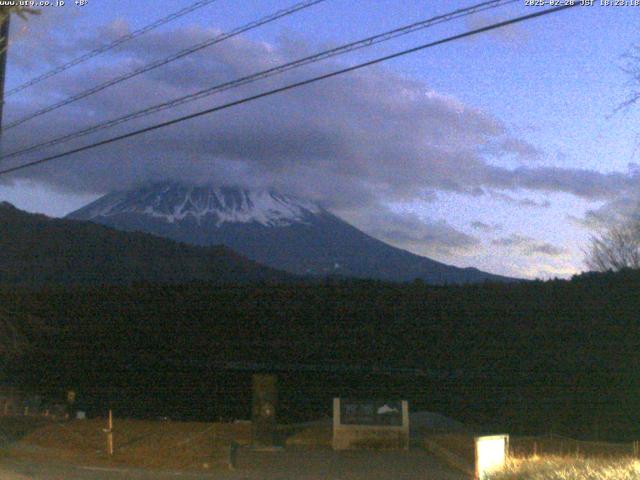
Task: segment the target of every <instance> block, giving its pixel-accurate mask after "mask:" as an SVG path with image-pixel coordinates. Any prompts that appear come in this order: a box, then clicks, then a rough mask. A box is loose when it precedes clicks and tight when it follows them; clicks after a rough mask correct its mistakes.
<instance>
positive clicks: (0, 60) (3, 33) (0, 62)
mask: <svg viewBox="0 0 640 480" xmlns="http://www.w3.org/2000/svg"><path fill="white" fill-rule="evenodd" d="M0 15H6V16H5V17H4V18H3V19H2V20H1V21H2V26H0V136H1V135H2V113H3V111H4V77H5V73H6V70H7V50H8V49H9V23H10V22H11V13H10V12H9V10H8V9H7V11H6V12H0Z"/></svg>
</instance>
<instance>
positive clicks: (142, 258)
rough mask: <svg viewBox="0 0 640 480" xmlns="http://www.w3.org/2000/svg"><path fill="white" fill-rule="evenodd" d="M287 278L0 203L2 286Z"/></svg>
mask: <svg viewBox="0 0 640 480" xmlns="http://www.w3.org/2000/svg"><path fill="white" fill-rule="evenodd" d="M291 279H293V276H291V275H288V274H286V273H284V272H279V271H276V270H274V269H270V268H268V267H264V266H262V265H258V264H257V263H256V262H254V261H251V260H248V259H246V258H244V257H242V256H241V255H239V254H237V253H235V252H233V251H231V250H230V249H228V248H227V247H224V246H211V247H201V246H193V245H186V244H181V243H179V242H175V241H173V240H169V239H165V238H160V237H157V236H154V235H150V234H148V233H141V232H135V233H133V232H122V231H119V230H116V229H113V228H110V227H108V226H105V225H99V224H95V223H91V222H82V221H77V220H71V219H57V218H49V217H47V216H45V215H41V214H32V213H27V212H24V211H22V210H19V209H17V208H15V207H14V206H12V205H11V204H9V203H7V202H3V203H1V204H0V284H13V285H16V284H17V285H36V286H39V285H48V284H72V285H73V284H79V285H80V284H131V283H135V282H150V283H167V284H178V283H190V282H199V281H200V282H208V283H214V284H233V283H251V282H269V281H274V282H280V281H288V280H291Z"/></svg>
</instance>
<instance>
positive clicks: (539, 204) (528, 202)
mask: <svg viewBox="0 0 640 480" xmlns="http://www.w3.org/2000/svg"><path fill="white" fill-rule="evenodd" d="M490 195H491V196H492V197H494V198H497V199H498V200H502V201H503V202H505V203H509V204H512V205H517V206H520V207H535V208H549V207H550V206H551V202H550V201H549V200H541V201H538V200H534V199H531V198H515V197H513V196H511V195H507V194H506V193H502V192H495V191H492V192H491V193H490Z"/></svg>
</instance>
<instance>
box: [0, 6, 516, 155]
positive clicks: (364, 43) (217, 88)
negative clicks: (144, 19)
mask: <svg viewBox="0 0 640 480" xmlns="http://www.w3.org/2000/svg"><path fill="white" fill-rule="evenodd" d="M516 1H519V0H491V1H485V2H482V3H479V4H477V5H473V6H471V7H467V8H463V9H459V10H455V11H453V12H450V13H447V14H444V15H438V16H436V17H432V18H429V19H427V20H423V21H420V22H416V23H413V24H410V25H407V26H404V27H400V28H396V29H393V30H389V31H387V32H384V33H380V34H377V35H373V36H370V37H367V38H365V39H363V40H358V41H355V42H351V43H347V44H345V45H342V46H339V47H335V48H332V49H329V50H324V51H322V52H319V53H316V54H313V55H309V56H307V57H303V58H300V59H298V60H294V61H292V62H288V63H284V64H281V65H278V66H276V67H273V68H269V69H267V70H263V71H260V72H257V73H253V74H251V75H248V76H245V77H241V78H238V79H235V80H232V81H229V82H224V83H222V84H218V85H214V86H212V87H208V88H206V89H204V90H200V91H198V92H195V93H191V94H189V95H184V96H182V97H179V98H176V99H173V100H170V101H167V102H163V103H160V104H157V105H154V106H151V107H147V108H144V109H142V110H138V111H136V112H132V113H129V114H127V115H124V116H122V117H118V118H115V119H112V120H109V121H107V122H103V123H99V124H97V125H93V126H91V127H87V128H85V129H82V130H79V131H76V132H72V133H69V134H67V135H63V136H61V137H57V138H54V139H52V140H47V141H44V142H41V143H38V144H35V145H31V146H29V147H25V148H22V149H20V150H16V151H13V152H10V153H8V154H6V155H4V156H2V157H0V161H1V160H5V159H8V158H12V157H15V156H17V155H21V154H24V153H29V152H32V151H35V150H40V149H42V148H45V147H51V146H54V145H58V144H60V143H63V142H66V141H68V140H72V139H75V138H79V137H82V136H85V135H89V134H91V133H95V132H98V131H100V130H104V129H107V128H111V127H114V126H117V125H120V124H122V123H126V122H129V121H131V120H135V119H137V118H141V117H146V116H148V115H151V114H153V113H157V112H160V111H163V110H167V109H169V108H173V107H176V106H179V105H183V104H185V103H190V102H193V101H196V100H200V99H202V98H205V97H208V96H210V95H213V94H215V93H219V92H222V91H225V90H229V89H231V88H236V87H239V86H243V85H247V84H249V83H253V82H255V81H258V80H262V79H265V78H269V77H272V76H274V75H279V74H281V73H284V72H286V71H289V70H293V69H295V68H299V67H302V66H304V65H308V64H311V63H316V62H319V61H322V60H325V59H328V58H332V57H335V56H338V55H343V54H345V53H350V52H353V51H356V50H359V49H362V48H365V47H369V46H371V45H375V44H378V43H382V42H386V41H389V40H392V39H395V38H398V37H400V36H403V35H407V34H410V33H413V32H416V31H418V30H422V29H425V28H428V27H432V26H434V25H438V24H441V23H445V22H449V21H452V20H455V19H458V18H461V17H465V16H468V15H472V14H476V13H479V12H482V11H485V10H490V9H494V8H498V7H501V6H504V5H507V4H510V3H515V2H516Z"/></svg>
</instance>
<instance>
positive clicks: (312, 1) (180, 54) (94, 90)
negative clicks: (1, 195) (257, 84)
mask: <svg viewBox="0 0 640 480" xmlns="http://www.w3.org/2000/svg"><path fill="white" fill-rule="evenodd" d="M325 1H326V0H306V1H304V2H299V3H297V4H295V5H293V6H292V7H289V8H285V9H282V10H278V11H277V12H275V13H273V14H271V15H268V16H266V17H263V18H261V19H259V20H256V21H253V22H250V23H248V24H246V25H243V26H242V27H238V28H235V29H233V30H231V31H230V32H228V33H223V34H221V35H217V36H215V37H213V38H211V39H209V40H206V41H204V42H201V43H198V44H197V45H194V46H192V47H189V48H185V49H183V50H180V51H179V52H178V53H175V54H173V55H171V56H169V57H166V58H164V59H162V60H156V61H155V62H152V63H150V64H147V65H144V66H143V67H140V68H138V69H136V70H133V71H132V72H129V73H125V74H124V75H121V76H119V77H116V78H113V79H111V80H108V81H106V82H103V83H101V84H100V85H97V86H95V87H92V88H89V89H87V90H84V91H82V92H80V93H77V94H76V95H72V96H71V97H68V98H66V99H64V100H61V101H59V102H57V103H54V104H52V105H49V106H47V107H44V108H42V109H40V110H37V111H35V112H33V113H31V114H29V115H27V116H26V117H22V118H20V119H18V120H15V121H13V122H10V123H8V124H7V125H6V126H5V127H4V130H9V129H11V128H14V127H17V126H18V125H22V124H23V123H25V122H28V121H29V120H32V119H34V118H36V117H39V116H40V115H44V114H45V113H49V112H52V111H53V110H57V109H58V108H60V107H64V106H66V105H69V104H70V103H73V102H76V101H78V100H81V99H83V98H86V97H88V96H90V95H93V94H95V93H98V92H101V91H102V90H104V89H106V88H109V87H111V86H113V85H117V84H118V83H121V82H124V81H125V80H129V79H131V78H134V77H136V76H138V75H140V74H142V73H145V72H149V71H151V70H154V69H156V68H158V67H161V66H163V65H167V64H168V63H171V62H173V61H175V60H178V59H180V58H183V57H186V56H187V55H191V54H193V53H195V52H198V51H200V50H202V49H204V48H207V47H210V46H213V45H216V44H218V43H221V42H223V41H225V40H227V39H229V38H232V37H235V36H237V35H240V34H241V33H245V32H248V31H249V30H253V29H254V28H258V27H260V26H262V25H265V24H267V23H270V22H274V21H275V20H278V19H280V18H283V17H286V16H288V15H291V14H293V13H295V12H298V11H300V10H303V9H305V8H309V7H312V6H313V5H316V4H318V3H322V2H325Z"/></svg>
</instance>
